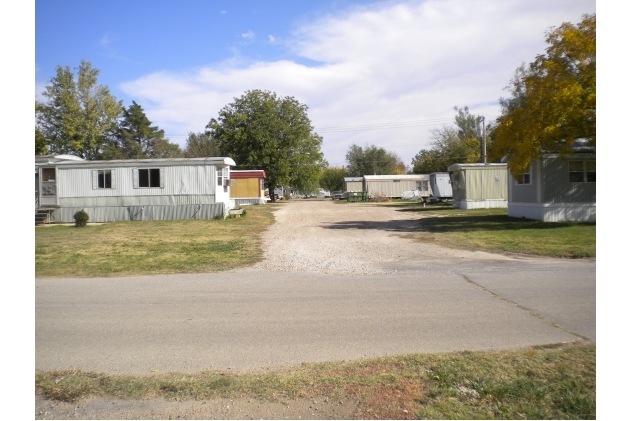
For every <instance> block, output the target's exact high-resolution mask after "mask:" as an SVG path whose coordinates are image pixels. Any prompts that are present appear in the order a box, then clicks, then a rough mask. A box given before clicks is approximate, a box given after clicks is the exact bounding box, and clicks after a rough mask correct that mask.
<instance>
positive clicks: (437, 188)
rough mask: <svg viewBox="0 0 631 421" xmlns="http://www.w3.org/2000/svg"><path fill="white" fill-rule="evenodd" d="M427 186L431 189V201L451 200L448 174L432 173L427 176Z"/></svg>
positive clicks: (451, 194)
mask: <svg viewBox="0 0 631 421" xmlns="http://www.w3.org/2000/svg"><path fill="white" fill-rule="evenodd" d="M429 184H430V187H431V189H432V196H431V198H432V199H436V200H444V199H451V198H452V197H453V192H452V189H451V180H450V179H449V173H448V172H433V173H431V174H430V175H429Z"/></svg>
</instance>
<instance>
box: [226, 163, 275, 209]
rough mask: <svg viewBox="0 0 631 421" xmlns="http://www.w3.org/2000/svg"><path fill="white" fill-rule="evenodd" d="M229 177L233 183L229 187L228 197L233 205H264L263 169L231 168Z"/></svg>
mask: <svg viewBox="0 0 631 421" xmlns="http://www.w3.org/2000/svg"><path fill="white" fill-rule="evenodd" d="M230 179H231V180H234V185H233V186H232V187H231V188H230V199H232V200H234V203H235V205H264V204H265V203H266V202H267V201H266V200H265V171H263V170H247V171H241V170H231V171H230Z"/></svg>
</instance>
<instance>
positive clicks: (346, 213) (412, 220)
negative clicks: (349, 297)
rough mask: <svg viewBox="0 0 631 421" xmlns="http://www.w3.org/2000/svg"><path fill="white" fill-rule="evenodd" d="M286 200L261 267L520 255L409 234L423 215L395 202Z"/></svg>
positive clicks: (339, 269)
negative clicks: (447, 245)
mask: <svg viewBox="0 0 631 421" xmlns="http://www.w3.org/2000/svg"><path fill="white" fill-rule="evenodd" d="M281 206H282V207H281V208H280V209H279V210H278V211H276V212H275V216H276V221H277V222H276V225H275V226H274V228H273V229H271V230H269V231H268V232H267V233H266V234H265V235H264V242H265V260H264V261H263V262H261V263H259V264H257V265H255V268H256V269H262V270H268V271H279V272H287V271H300V272H320V273H328V274H337V275H354V276H357V275H375V274H393V273H400V272H426V271H428V270H439V271H445V270H448V268H450V267H452V265H454V263H455V262H460V261H463V260H466V261H469V263H470V262H471V261H474V260H475V261H508V260H515V259H514V258H510V257H506V256H502V255H498V254H492V253H485V252H472V251H464V250H455V249H449V248H445V247H440V246H436V245H434V244H431V243H420V242H415V241H413V240H409V239H404V238H402V237H401V236H400V235H399V234H405V233H408V232H413V231H416V230H417V229H418V226H419V221H420V219H421V218H422V216H419V215H418V214H416V215H414V214H411V213H410V212H401V211H400V210H398V209H397V208H393V207H388V206H383V205H370V204H361V205H355V204H354V205H349V204H346V203H343V202H334V201H332V200H326V201H323V200H319V201H315V200H294V201H292V202H290V203H284V204H282V205H281ZM402 263H404V264H402Z"/></svg>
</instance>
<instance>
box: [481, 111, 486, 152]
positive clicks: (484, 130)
mask: <svg viewBox="0 0 631 421" xmlns="http://www.w3.org/2000/svg"><path fill="white" fill-rule="evenodd" d="M482 162H483V163H484V164H486V124H485V123H484V116H482Z"/></svg>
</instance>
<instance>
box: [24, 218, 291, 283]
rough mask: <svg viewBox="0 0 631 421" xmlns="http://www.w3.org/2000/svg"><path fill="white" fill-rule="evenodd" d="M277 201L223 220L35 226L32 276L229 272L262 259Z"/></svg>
mask: <svg viewBox="0 0 631 421" xmlns="http://www.w3.org/2000/svg"><path fill="white" fill-rule="evenodd" d="M275 206H279V205H265V206H248V208H247V216H245V217H242V218H232V219H226V220H187V221H125V222H115V223H110V224H103V225H88V226H87V227H84V228H76V227H74V226H46V227H36V228H35V274H36V276H37V277H54V276H78V277H82V276H125V275H138V274H164V273H195V272H212V271H220V270H228V269H233V268H236V267H241V266H245V265H250V264H252V263H255V262H258V261H260V260H261V258H262V253H263V252H262V245H261V241H260V234H261V233H262V232H263V231H265V230H266V229H267V228H268V227H269V226H270V224H272V223H273V221H274V216H273V214H272V210H273V209H274V208H275Z"/></svg>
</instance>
